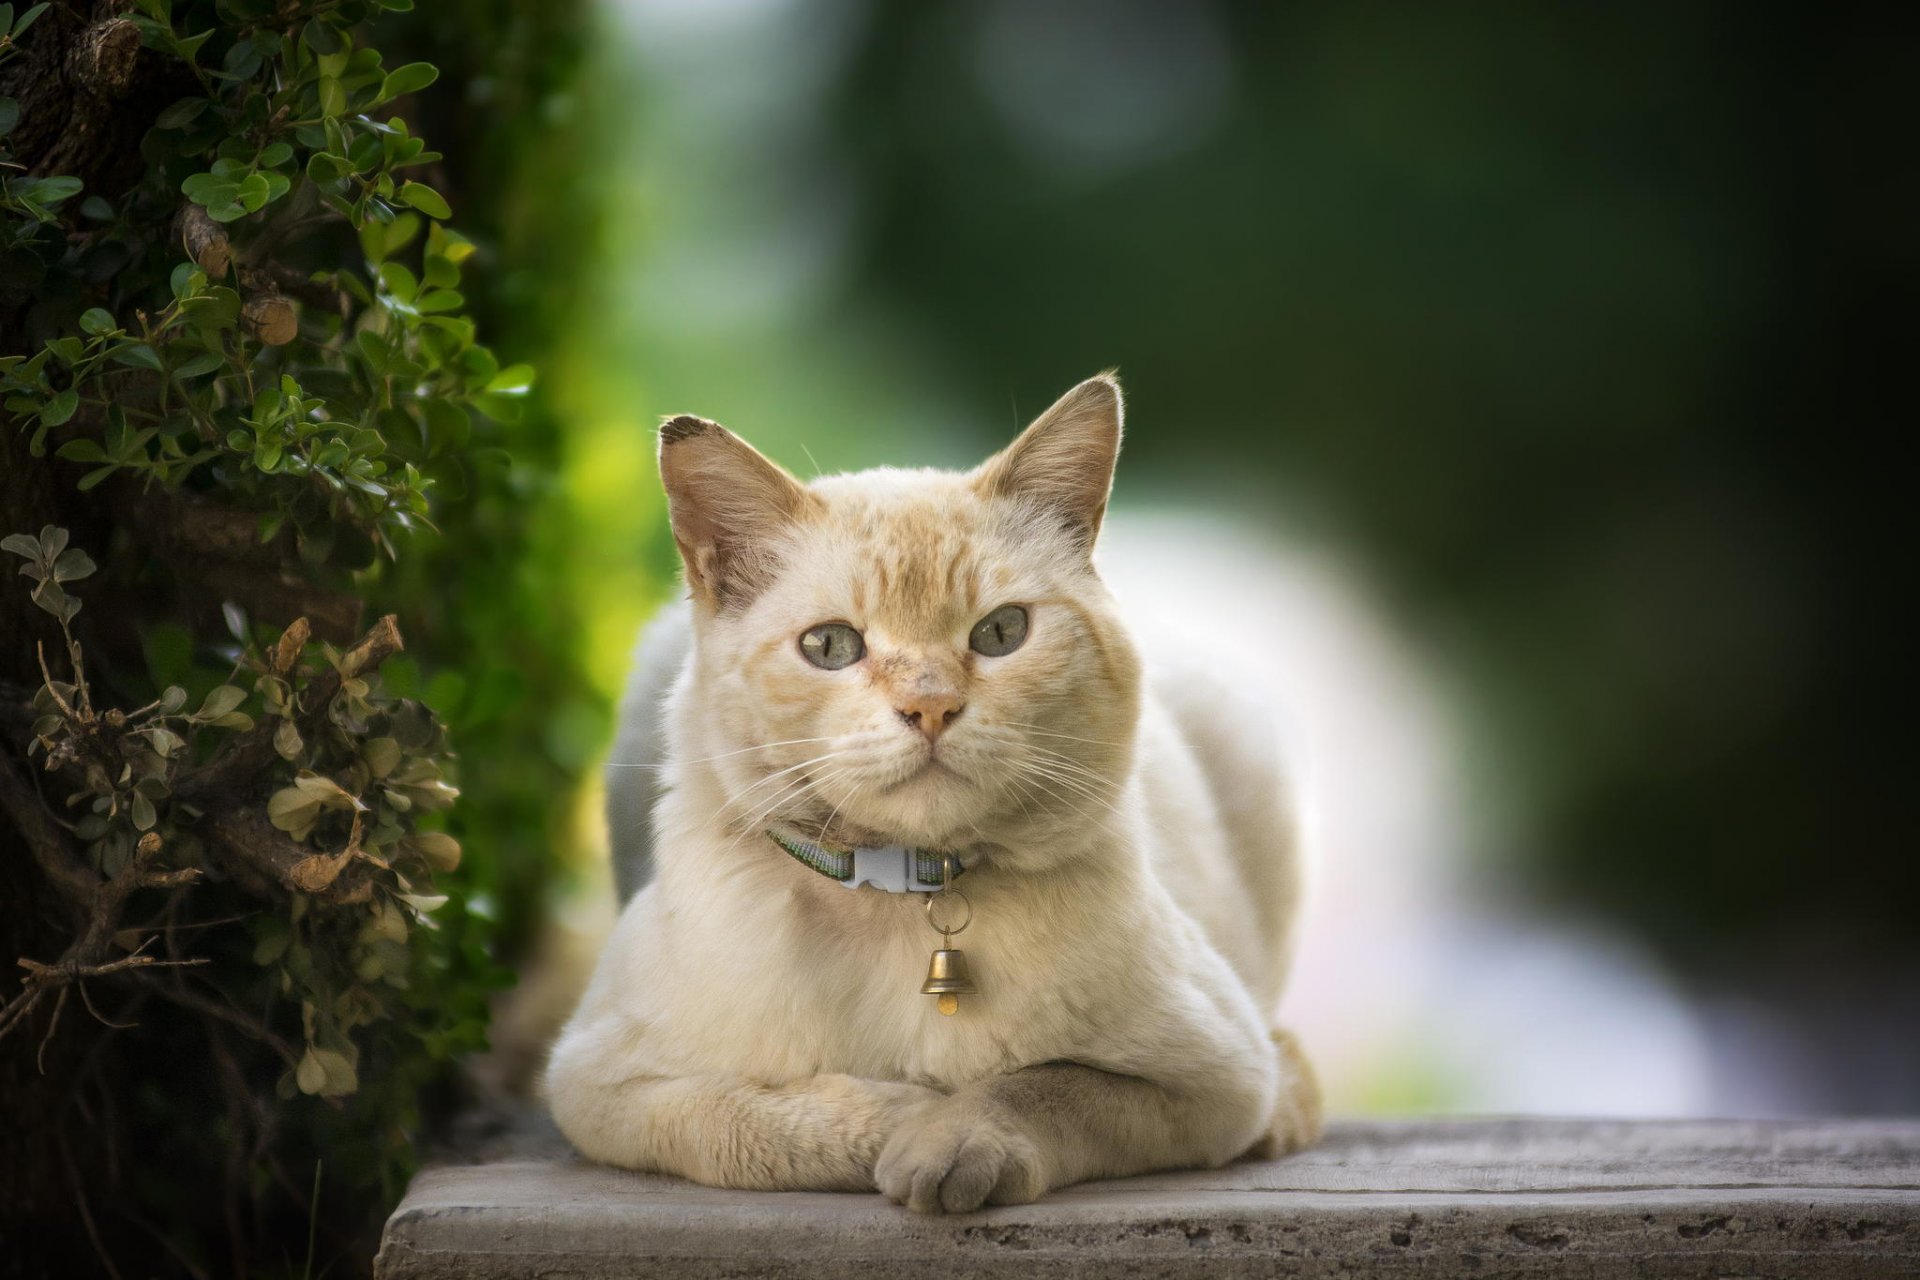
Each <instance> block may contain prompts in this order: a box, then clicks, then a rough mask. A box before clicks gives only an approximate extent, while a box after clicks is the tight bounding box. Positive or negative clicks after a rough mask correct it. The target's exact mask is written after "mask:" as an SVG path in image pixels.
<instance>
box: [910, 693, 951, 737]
mask: <svg viewBox="0 0 1920 1280" xmlns="http://www.w3.org/2000/svg"><path fill="white" fill-rule="evenodd" d="M966 709H967V704H966V702H965V701H964V700H963V699H962V698H961V697H960V695H959V694H957V693H922V694H916V695H914V696H913V697H911V698H909V699H907V700H906V701H905V702H903V703H901V704H900V705H899V706H898V707H895V708H894V710H896V711H898V712H899V713H900V718H901V719H902V720H905V721H906V722H907V724H908V725H909V726H911V727H912V728H915V729H918V730H919V731H920V732H922V733H924V734H926V735H927V741H928V742H932V741H934V740H935V739H937V738H938V737H939V736H940V735H941V734H942V733H945V732H946V729H947V726H948V725H950V724H952V723H953V721H954V718H955V717H956V716H958V715H959V714H960V713H961V712H962V711H965V710H966Z"/></svg>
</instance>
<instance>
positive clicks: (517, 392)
mask: <svg viewBox="0 0 1920 1280" xmlns="http://www.w3.org/2000/svg"><path fill="white" fill-rule="evenodd" d="M532 389H533V366H532V365H530V364H510V365H508V366H507V367H506V368H504V369H502V370H501V371H500V372H499V373H496V374H494V375H493V378H492V380H491V381H489V382H488V383H487V393H488V394H489V395H496V396H523V395H525V394H526V393H527V392H529V391H531V390H532Z"/></svg>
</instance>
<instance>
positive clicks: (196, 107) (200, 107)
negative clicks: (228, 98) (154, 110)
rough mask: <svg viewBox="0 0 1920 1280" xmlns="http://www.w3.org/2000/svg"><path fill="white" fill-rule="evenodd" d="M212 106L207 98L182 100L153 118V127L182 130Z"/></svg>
mask: <svg viewBox="0 0 1920 1280" xmlns="http://www.w3.org/2000/svg"><path fill="white" fill-rule="evenodd" d="M212 105H213V102H212V100H211V99H208V98H182V99H180V101H178V102H176V103H174V104H173V105H172V106H170V107H168V108H167V109H166V110H164V111H162V112H161V113H160V114H159V115H157V116H155V117H154V119H153V123H154V125H155V127H157V128H161V129H180V128H184V127H185V126H187V125H190V124H192V123H193V122H194V121H195V120H196V119H198V118H199V115H200V113H201V112H202V111H205V110H206V109H207V108H208V107H210V106H212Z"/></svg>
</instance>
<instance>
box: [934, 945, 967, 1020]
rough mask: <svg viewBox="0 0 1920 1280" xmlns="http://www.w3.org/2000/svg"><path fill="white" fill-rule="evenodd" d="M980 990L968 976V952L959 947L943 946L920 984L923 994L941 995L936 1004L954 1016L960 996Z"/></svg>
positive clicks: (950, 1015) (944, 1011)
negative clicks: (925, 978)
mask: <svg viewBox="0 0 1920 1280" xmlns="http://www.w3.org/2000/svg"><path fill="white" fill-rule="evenodd" d="M977 991H979V988H978V987H976V986H974V985H973V980H972V979H970V978H968V977H967V953H966V952H964V951H962V950H960V949H959V948H958V947H941V948H940V949H939V950H938V951H935V952H934V953H933V959H932V961H931V962H930V963H928V965H927V980H926V981H925V982H923V983H921V984H920V994H921V995H923V996H939V997H940V1001H939V1003H938V1004H937V1005H936V1006H935V1007H936V1008H937V1009H939V1010H940V1012H941V1013H944V1014H946V1015H947V1016H948V1017H952V1016H953V1015H954V1014H955V1013H956V1012H958V1011H959V1008H960V997H961V996H970V995H973V994H974V993H976V992H977Z"/></svg>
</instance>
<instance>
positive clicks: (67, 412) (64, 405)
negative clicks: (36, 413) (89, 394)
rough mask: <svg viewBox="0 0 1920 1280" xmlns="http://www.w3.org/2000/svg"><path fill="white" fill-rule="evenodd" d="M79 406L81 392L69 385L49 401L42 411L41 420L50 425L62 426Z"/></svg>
mask: <svg viewBox="0 0 1920 1280" xmlns="http://www.w3.org/2000/svg"><path fill="white" fill-rule="evenodd" d="M79 407H80V393H79V392H78V391H75V390H74V389H73V388H72V387H68V388H67V389H66V390H65V391H62V392H60V393H59V394H58V395H56V396H54V397H53V399H51V400H49V401H47V407H46V408H44V409H42V410H41V411H40V421H42V422H44V423H46V424H47V425H48V426H50V427H57V426H60V425H61V424H62V423H64V422H66V420H67V419H69V418H71V417H72V416H73V412H74V410H76V409H78V408H79Z"/></svg>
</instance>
